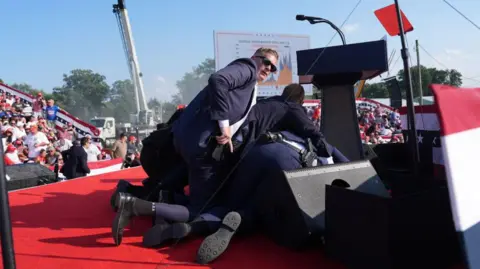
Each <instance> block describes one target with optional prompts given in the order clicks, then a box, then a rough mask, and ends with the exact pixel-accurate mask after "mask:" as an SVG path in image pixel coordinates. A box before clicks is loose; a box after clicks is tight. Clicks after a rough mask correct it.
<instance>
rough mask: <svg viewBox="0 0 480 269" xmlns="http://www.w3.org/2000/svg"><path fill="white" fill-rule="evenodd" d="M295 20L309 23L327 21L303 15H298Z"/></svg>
mask: <svg viewBox="0 0 480 269" xmlns="http://www.w3.org/2000/svg"><path fill="white" fill-rule="evenodd" d="M295 19H296V20H297V21H309V22H314V21H324V20H325V19H322V18H318V17H311V16H305V15H302V14H298V15H297V16H295Z"/></svg>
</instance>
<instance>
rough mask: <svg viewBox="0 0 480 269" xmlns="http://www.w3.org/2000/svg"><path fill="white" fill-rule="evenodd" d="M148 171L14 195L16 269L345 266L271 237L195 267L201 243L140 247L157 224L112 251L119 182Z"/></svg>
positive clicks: (136, 227) (245, 241)
mask: <svg viewBox="0 0 480 269" xmlns="http://www.w3.org/2000/svg"><path fill="white" fill-rule="evenodd" d="M144 177H145V174H144V172H143V170H141V169H137V168H134V169H129V170H122V171H119V172H114V173H110V174H105V175H101V176H92V177H88V178H84V179H78V180H73V181H69V182H64V183H58V184H52V185H47V186H43V187H37V188H32V189H26V190H21V191H16V192H12V193H10V206H11V214H12V223H13V233H14V242H15V251H16V260H17V268H20V269H24V268H48V269H52V268H68V269H75V268H89V269H90V268H98V269H100V268H115V269H123V268H125V269H134V268H152V269H153V268H156V269H159V268H167V267H168V268H172V269H179V268H215V269H221V268H225V269H240V268H242V269H243V268H249V269H255V268H262V269H274V268H275V269H282V268H302V269H310V268H312V269H313V268H315V269H317V268H324V269H330V268H332V269H337V268H338V269H341V268H344V267H342V266H339V265H337V264H335V263H333V262H330V261H328V260H327V259H326V258H325V256H324V254H323V253H322V251H321V250H311V251H309V252H303V253H295V252H292V251H290V250H287V249H284V248H281V247H278V246H276V245H274V244H273V243H272V242H270V241H269V240H268V239H266V238H263V237H260V236H254V237H250V238H235V239H234V241H233V243H232V245H231V247H230V248H229V250H228V251H227V252H226V253H225V254H224V255H223V256H222V257H221V258H219V259H218V260H217V261H215V262H214V263H212V264H211V265H210V266H200V265H197V264H195V263H194V259H195V255H196V251H197V248H198V247H199V245H200V243H201V239H194V240H185V241H182V242H180V243H179V244H178V245H176V246H174V247H171V248H162V249H147V248H144V247H142V246H141V240H142V237H141V235H142V233H143V232H144V231H146V229H147V228H148V227H149V225H150V223H151V222H150V219H137V220H136V221H135V222H133V223H132V226H131V229H130V230H127V231H126V232H125V237H124V240H123V244H122V245H121V246H119V247H115V246H114V245H113V239H112V237H111V224H112V220H113V217H114V213H113V212H112V210H111V208H110V204H109V199H110V195H111V193H112V190H113V188H114V187H115V185H116V182H117V181H118V180H119V179H131V181H132V182H137V183H139V182H140V181H141V179H143V178H144Z"/></svg>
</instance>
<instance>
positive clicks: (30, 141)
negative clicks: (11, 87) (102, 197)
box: [0, 92, 111, 167]
mask: <svg viewBox="0 0 480 269" xmlns="http://www.w3.org/2000/svg"><path fill="white" fill-rule="evenodd" d="M58 111H59V107H58V106H56V105H55V102H54V100H52V99H50V100H45V98H44V97H43V94H42V93H38V94H37V95H36V96H35V99H34V100H33V102H32V103H31V104H30V103H28V102H25V101H23V100H22V99H21V98H19V97H18V96H13V95H10V94H9V93H5V92H2V93H1V94H0V126H1V131H2V134H3V139H2V144H3V149H4V153H5V155H4V160H5V164H6V165H17V164H23V163H38V164H41V165H45V166H47V167H55V166H57V167H58V166H62V165H63V161H64V159H65V156H66V153H67V152H68V150H69V149H70V148H71V147H72V146H73V145H74V144H77V143H79V139H80V137H79V135H78V133H77V132H76V130H75V128H74V126H73V124H72V123H71V122H68V123H67V124H66V125H64V127H63V129H60V128H58V126H57V125H56V122H55V121H56V117H57V112H58ZM87 138H88V139H89V140H91V146H89V148H88V149H86V151H87V154H88V161H91V162H93V161H98V160H106V159H109V158H111V157H110V154H108V152H107V151H106V150H102V146H101V143H100V141H99V140H96V139H92V138H91V137H90V136H89V135H87Z"/></svg>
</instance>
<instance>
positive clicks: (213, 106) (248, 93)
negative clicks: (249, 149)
mask: <svg viewBox="0 0 480 269" xmlns="http://www.w3.org/2000/svg"><path fill="white" fill-rule="evenodd" d="M256 74H257V70H256V65H255V62H254V61H253V60H252V59H248V58H243V59H237V60H235V61H233V62H232V63H230V64H229V65H228V66H226V67H225V68H223V69H221V70H219V71H218V72H216V73H214V74H212V75H211V76H210V78H209V80H208V85H207V86H206V87H205V88H204V89H203V90H202V91H201V92H200V93H199V94H198V95H197V96H196V97H195V98H194V99H193V100H192V102H190V104H189V105H188V106H187V107H186V108H185V110H184V111H183V113H182V116H181V117H179V118H178V120H177V121H175V123H174V124H173V128H172V131H173V134H174V139H175V141H176V142H175V144H176V147H177V150H178V151H179V152H180V153H181V154H182V155H183V157H184V158H186V159H190V158H192V157H196V156H198V155H202V154H204V152H205V150H206V148H207V145H208V142H209V139H210V137H211V136H212V135H216V134H217V133H218V132H219V127H218V120H229V121H230V125H232V124H234V123H236V122H238V121H239V120H240V119H242V117H243V116H245V115H246V113H247V111H248V108H249V105H250V102H251V97H252V94H253V91H254V88H255V84H256V81H257V79H256ZM186 161H187V162H188V161H189V160H186Z"/></svg>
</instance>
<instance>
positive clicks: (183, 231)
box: [143, 219, 220, 247]
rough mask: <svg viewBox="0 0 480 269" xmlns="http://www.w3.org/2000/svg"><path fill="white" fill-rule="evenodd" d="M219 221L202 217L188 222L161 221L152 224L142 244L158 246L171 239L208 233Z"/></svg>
mask: <svg viewBox="0 0 480 269" xmlns="http://www.w3.org/2000/svg"><path fill="white" fill-rule="evenodd" d="M219 224H220V222H218V221H216V222H212V221H205V220H203V219H199V220H195V221H192V222H190V223H185V222H176V223H172V224H170V223H168V222H163V223H160V224H156V225H154V226H153V227H152V228H150V229H149V230H148V231H147V232H146V233H145V234H144V235H143V245H144V246H146V247H154V246H159V245H161V244H163V243H165V242H168V241H172V240H180V239H183V238H186V237H188V236H189V235H205V234H210V233H212V231H214V230H215V228H217V227H218V226H219Z"/></svg>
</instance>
